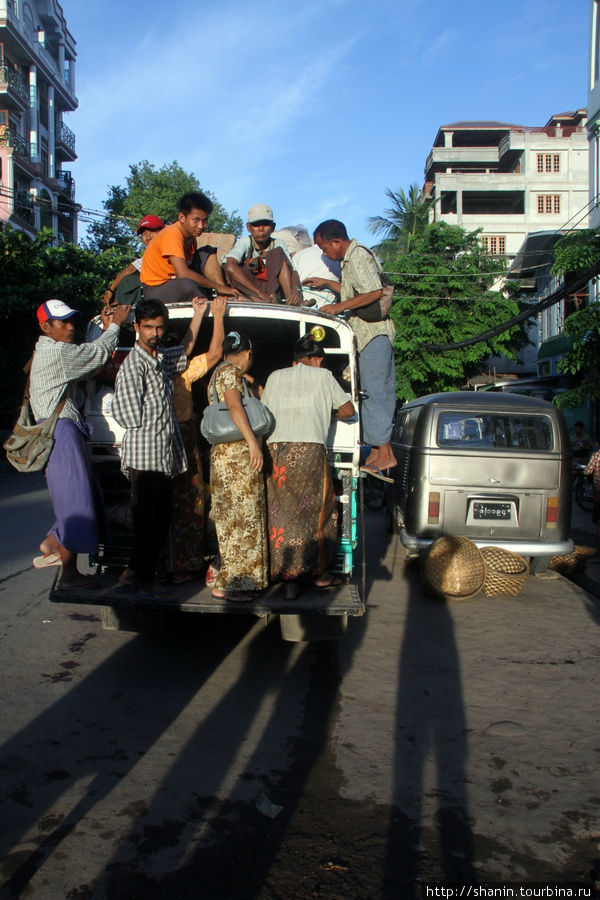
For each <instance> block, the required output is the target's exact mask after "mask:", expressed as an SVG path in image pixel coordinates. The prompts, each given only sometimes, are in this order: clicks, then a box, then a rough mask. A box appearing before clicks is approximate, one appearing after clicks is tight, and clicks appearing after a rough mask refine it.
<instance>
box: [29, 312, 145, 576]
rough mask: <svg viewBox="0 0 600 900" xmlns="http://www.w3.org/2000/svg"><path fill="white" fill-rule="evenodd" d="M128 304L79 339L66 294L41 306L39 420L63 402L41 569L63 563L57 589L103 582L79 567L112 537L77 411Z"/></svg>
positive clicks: (35, 397)
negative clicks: (51, 518) (81, 556)
mask: <svg viewBox="0 0 600 900" xmlns="http://www.w3.org/2000/svg"><path fill="white" fill-rule="evenodd" d="M128 313H129V306H115V307H113V308H112V309H110V310H109V309H108V308H105V309H104V310H103V311H102V314H101V315H102V324H103V326H104V329H105V330H104V331H103V332H102V334H101V335H100V336H99V337H98V338H97V339H96V340H95V341H91V342H89V343H84V344H76V343H74V337H75V326H74V325H73V317H74V316H75V315H77V310H75V309H71V307H70V306H67V304H66V303H63V301H62V300H48V301H46V302H45V303H42V304H41V306H40V307H39V308H38V311H37V319H38V322H39V326H40V330H41V331H42V334H41V336H40V338H39V340H38V342H37V344H36V347H35V354H34V357H33V362H32V364H31V380H30V397H31V408H32V410H33V414H34V416H35V419H36V421H37V422H41V421H43V420H44V419H48V418H49V417H50V416H51V415H52V413H53V412H54V410H55V409H56V408H57V406H58V405H59V403H61V402H62V401H64V403H63V406H62V409H61V410H60V413H59V418H58V421H57V423H56V427H55V429H54V445H53V447H52V453H51V454H50V458H49V460H48V465H47V466H46V472H45V474H46V482H47V484H48V490H49V492H50V499H51V500H52V507H53V509H54V515H55V516H56V522H55V523H54V525H53V526H52V528H51V529H50V531H49V532H48V534H47V535H46V537H45V538H44V540H43V541H42V543H41V544H40V550H41V551H42V554H43V555H42V556H38V557H36V559H34V561H33V564H34V566H35V567H36V568H45V567H46V566H62V574H61V580H60V584H59V587H58V590H59V591H68V590H74V589H77V590H80V589H81V588H91V587H97V586H98V584H97V582H96V581H95V580H94V579H93V578H90V577H89V576H85V575H82V574H81V573H80V572H79V571H78V569H77V554H78V553H92V552H95V551H96V550H97V549H98V543H99V540H100V539H105V538H106V525H105V523H106V516H105V512H104V504H103V501H102V495H101V491H100V486H99V484H98V480H97V477H96V475H95V472H94V470H93V468H92V460H91V455H90V451H89V446H88V439H89V428H88V426H87V425H86V424H85V422H84V421H83V418H82V416H81V413H80V412H79V402H78V401H79V399H80V398H79V390H80V385H79V382H81V381H83V380H84V379H86V378H91V377H92V376H93V375H94V374H95V373H96V372H98V371H99V370H100V369H101V368H102V366H103V365H104V363H106V362H107V360H108V358H109V357H110V354H111V352H112V351H113V350H114V349H115V347H116V346H117V342H118V340H119V327H120V325H121V324H122V323H123V322H124V321H125V319H126V318H127V315H128Z"/></svg>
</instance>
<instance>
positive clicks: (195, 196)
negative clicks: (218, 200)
mask: <svg viewBox="0 0 600 900" xmlns="http://www.w3.org/2000/svg"><path fill="white" fill-rule="evenodd" d="M193 209H201V210H202V212H205V213H206V215H207V216H210V214H211V213H212V211H213V209H214V204H213V202H212V200H210V199H209V198H208V197H207V196H206V194H203V193H202V192H201V191H190V192H189V193H188V194H184V195H183V197H180V199H179V203H178V204H177V211H178V212H180V213H183V215H184V216H189V214H190V213H191V211H192V210H193Z"/></svg>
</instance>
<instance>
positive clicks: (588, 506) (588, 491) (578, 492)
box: [573, 462, 594, 512]
mask: <svg viewBox="0 0 600 900" xmlns="http://www.w3.org/2000/svg"><path fill="white" fill-rule="evenodd" d="M573 492H574V495H575V503H576V504H577V505H578V506H579V508H580V509H583V510H584V511H585V512H591V511H592V507H593V505H594V483H593V481H592V476H591V475H586V474H585V463H578V462H574V463H573Z"/></svg>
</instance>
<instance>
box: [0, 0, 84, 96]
mask: <svg viewBox="0 0 600 900" xmlns="http://www.w3.org/2000/svg"><path fill="white" fill-rule="evenodd" d="M0 21H1V22H2V24H6V25H9V26H10V32H12V35H13V36H14V37H15V38H16V39H17V40H18V41H19V42H20V43H21V45H22V47H23V48H27V49H28V50H29V53H31V54H32V56H33V58H34V59H35V58H37V60H38V61H39V63H40V64H41V66H42V68H43V69H45V71H46V74H47V75H48V76H49V77H50V80H51V81H52V83H53V84H54V85H55V87H56V88H57V89H58V90H61V91H62V92H63V93H64V97H65V100H67V101H68V103H69V105H70V107H71V108H72V109H77V97H76V96H75V92H74V91H73V86H72V84H71V83H70V81H71V80H70V76H69V73H68V72H61V71H60V69H59V65H58V61H57V60H56V59H55V58H54V57H53V56H52V55H51V54H50V53H49V52H48V50H46V48H45V47H44V46H43V45H42V44H41V43H40V42H39V40H38V37H37V35H36V34H32V33H31V31H29V30H28V29H27V28H26V26H25V24H24V22H23V21H22V19H20V18H19V17H18V16H17V13H16V9H15V4H14V0H8V3H7V16H6V18H2V19H0ZM28 97H29V92H27V99H28Z"/></svg>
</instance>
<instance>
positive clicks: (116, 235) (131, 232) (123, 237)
mask: <svg viewBox="0 0 600 900" xmlns="http://www.w3.org/2000/svg"><path fill="white" fill-rule="evenodd" d="M126 198H127V190H126V188H124V187H119V185H116V184H113V185H111V187H109V189H108V197H107V198H106V200H103V201H102V206H103V207H104V209H105V210H106V217H105V218H104V219H102V220H101V221H99V222H92V224H91V225H89V227H88V230H87V236H88V240H87V242H86V246H88V247H89V249H90V250H93V251H94V252H95V253H103V252H104V251H105V250H108V249H109V247H113V248H114V247H117V248H121V249H122V250H124V251H128V252H129V256H130V257H131V256H132V255H134V254H135V253H136V251H137V250H139V247H140V242H139V240H138V238H137V235H136V234H135V227H134V228H131V227H130V224H129V220H128V219H126V218H125V200H126ZM138 221H139V220H138ZM136 225H137V223H136Z"/></svg>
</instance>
